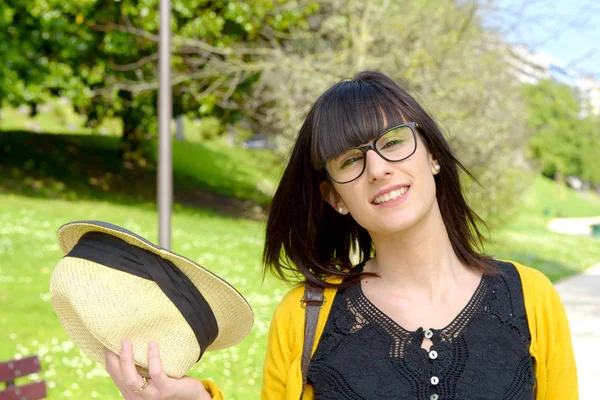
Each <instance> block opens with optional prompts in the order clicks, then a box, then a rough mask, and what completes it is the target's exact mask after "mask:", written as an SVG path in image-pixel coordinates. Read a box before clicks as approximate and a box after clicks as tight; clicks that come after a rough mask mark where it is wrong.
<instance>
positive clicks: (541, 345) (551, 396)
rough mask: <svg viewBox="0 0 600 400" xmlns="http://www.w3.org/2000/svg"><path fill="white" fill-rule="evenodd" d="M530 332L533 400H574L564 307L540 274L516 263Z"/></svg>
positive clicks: (574, 375)
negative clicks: (533, 375) (533, 364)
mask: <svg viewBox="0 0 600 400" xmlns="http://www.w3.org/2000/svg"><path fill="white" fill-rule="evenodd" d="M515 265H516V266H517V269H518V271H519V274H520V275H521V281H522V282H523V294H524V300H525V309H526V311H527V320H528V324H529V330H530V332H531V347H530V353H531V355H532V356H533V357H534V359H535V361H536V363H535V373H536V400H577V399H578V398H579V397H578V386H577V367H576V365H575V354H574V352H573V345H572V342H571V331H570V329H569V322H568V320H567V314H566V311H565V307H564V305H563V303H562V301H561V299H560V296H559V294H558V293H557V291H556V289H555V288H554V286H553V285H552V283H551V282H550V280H549V279H548V278H547V277H546V276H545V275H544V274H542V273H541V272H539V271H537V270H534V269H532V268H528V267H524V266H522V265H519V264H516V263H515Z"/></svg>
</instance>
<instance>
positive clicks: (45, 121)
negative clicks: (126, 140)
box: [0, 98, 121, 135]
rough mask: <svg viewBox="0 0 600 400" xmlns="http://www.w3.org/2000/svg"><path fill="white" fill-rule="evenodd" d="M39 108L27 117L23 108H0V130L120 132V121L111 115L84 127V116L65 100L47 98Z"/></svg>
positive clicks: (76, 132)
mask: <svg viewBox="0 0 600 400" xmlns="http://www.w3.org/2000/svg"><path fill="white" fill-rule="evenodd" d="M39 107H40V109H39V111H38V113H37V115H36V116H34V117H30V116H29V114H28V112H27V109H17V108H14V107H8V106H5V107H2V118H1V119H0V130H5V131H38V132H45V133H63V134H64V133H73V134H84V133H85V134H90V133H102V134H108V135H117V134H118V132H120V131H121V122H120V121H119V120H117V119H115V118H106V119H105V120H104V121H103V122H102V124H100V125H99V126H97V127H94V128H87V127H85V122H86V118H85V117H84V116H82V115H79V114H77V113H76V112H75V111H74V110H73V107H72V106H71V105H70V104H69V102H68V101H67V100H66V99H65V100H61V99H58V98H53V99H49V100H48V102H47V103H46V104H41V105H40V106H39Z"/></svg>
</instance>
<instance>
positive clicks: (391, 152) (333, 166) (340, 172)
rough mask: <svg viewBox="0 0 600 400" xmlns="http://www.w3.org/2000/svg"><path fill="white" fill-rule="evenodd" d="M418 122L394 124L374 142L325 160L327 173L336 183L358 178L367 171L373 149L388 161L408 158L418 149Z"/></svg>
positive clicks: (348, 181)
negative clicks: (369, 153) (369, 154)
mask: <svg viewBox="0 0 600 400" xmlns="http://www.w3.org/2000/svg"><path fill="white" fill-rule="evenodd" d="M418 126H419V125H418V124H417V123H416V122H407V123H405V124H401V125H397V126H394V127H392V128H390V129H388V130H386V131H385V132H383V133H382V134H381V135H380V136H379V137H378V138H377V139H375V140H373V141H372V142H370V143H368V144H366V145H364V146H361V147H355V148H353V149H350V150H348V151H346V152H344V153H343V154H341V155H340V156H338V157H336V158H333V159H331V160H327V162H325V171H327V175H329V177H330V178H331V180H333V181H334V182H336V183H339V184H344V183H350V182H352V181H355V180H357V179H358V178H360V176H361V175H362V174H363V172H365V168H366V166H367V151H369V150H373V151H374V152H375V153H377V154H378V155H379V157H381V158H383V159H384V160H386V161H390V162H398V161H402V160H406V159H407V158H408V157H410V156H412V155H413V154H414V153H415V151H417V136H416V128H417V127H418Z"/></svg>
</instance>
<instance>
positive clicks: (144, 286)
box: [50, 221, 253, 378]
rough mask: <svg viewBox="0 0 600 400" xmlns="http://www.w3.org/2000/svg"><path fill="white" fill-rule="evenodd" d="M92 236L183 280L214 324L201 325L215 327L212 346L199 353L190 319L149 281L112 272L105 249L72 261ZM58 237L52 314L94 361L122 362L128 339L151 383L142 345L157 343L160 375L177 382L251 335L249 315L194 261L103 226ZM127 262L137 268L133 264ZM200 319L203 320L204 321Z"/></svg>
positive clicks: (73, 226) (82, 225)
mask: <svg viewBox="0 0 600 400" xmlns="http://www.w3.org/2000/svg"><path fill="white" fill-rule="evenodd" d="M90 232H100V233H104V234H106V235H109V236H106V235H99V234H97V233H94V234H90ZM86 234H87V235H86ZM84 235H86V236H85V237H84V238H83V239H82V237H83V236H84ZM94 235H95V236H99V237H100V239H102V238H106V239H108V241H109V242H110V241H114V240H115V239H114V238H118V239H120V241H119V240H118V241H117V242H118V243H116V244H119V245H120V246H123V247H122V248H123V249H125V250H126V251H133V254H140V258H139V259H144V258H145V257H150V258H151V259H152V260H155V259H157V260H159V261H158V262H159V263H160V264H161V265H170V267H166V268H165V270H166V271H167V273H168V274H176V275H178V276H181V275H183V278H182V279H184V280H186V282H187V283H188V286H187V287H188V288H191V289H190V290H191V292H193V293H195V294H196V296H195V298H196V299H199V300H202V302H203V303H202V304H203V305H204V306H205V307H202V309H203V310H208V314H210V318H209V319H208V320H209V321H212V322H213V324H208V323H206V324H205V325H211V326H213V327H214V329H213V333H215V334H214V335H213V336H211V342H210V344H209V345H208V346H207V347H206V348H204V349H201V346H200V344H199V343H200V342H202V341H200V340H199V339H198V329H196V330H194V329H193V328H192V327H191V325H192V326H196V327H197V326H198V324H197V323H196V325H194V324H190V322H189V321H190V320H189V314H190V313H189V312H188V313H187V315H188V317H184V315H185V314H186V313H185V312H183V313H182V311H181V310H182V308H181V307H179V308H178V306H176V302H174V301H172V298H171V297H168V295H167V294H166V293H170V292H169V291H168V290H167V291H163V289H162V288H161V286H159V284H157V282H156V281H154V280H152V279H148V278H143V277H140V276H138V275H136V274H134V273H131V272H126V271H123V270H120V269H117V268H120V267H119V265H115V264H120V263H119V262H118V260H115V256H114V253H113V252H112V251H108V250H106V249H104V248H102V249H101V250H96V258H93V257H92V258H91V259H92V260H94V261H92V260H90V259H89V258H87V257H86V258H81V254H82V253H81V251H79V253H77V250H80V249H81V248H82V247H84V244H85V243H88V242H89V240H88V239H87V238H89V237H91V236H94ZM57 236H58V243H59V246H60V249H61V250H62V252H63V254H64V255H65V257H64V258H63V259H62V260H61V261H60V262H59V263H58V265H57V266H56V268H55V269H54V271H53V273H52V278H51V282H50V300H51V303H52V307H53V308H54V311H55V312H56V314H57V316H58V318H59V320H60V322H61V324H62V326H63V327H64V329H65V331H66V332H67V334H68V335H69V336H70V337H71V339H72V340H73V341H74V342H75V344H76V345H77V346H78V347H79V348H80V349H81V350H82V351H83V352H84V353H85V354H86V355H87V356H89V357H90V358H92V359H93V360H95V361H98V362H100V363H102V364H104V347H106V348H108V349H110V350H111V351H112V352H114V353H116V354H119V353H120V346H121V341H122V340H125V339H127V340H130V341H131V342H132V344H133V354H134V359H135V361H136V364H137V365H138V371H139V372H140V374H142V375H145V376H148V372H147V367H148V357H147V345H148V342H150V341H155V342H156V343H158V345H159V348H160V350H161V361H162V365H163V369H164V370H165V372H166V373H167V375H169V376H172V377H176V378H179V377H182V376H184V375H185V374H186V373H187V372H188V371H189V370H190V369H191V367H192V366H193V365H194V364H195V363H196V362H197V361H198V360H199V359H200V358H201V356H202V354H203V353H204V351H214V350H219V349H224V348H227V347H230V346H233V345H235V344H237V343H239V342H240V341H241V340H242V339H244V338H245V337H246V336H247V335H248V333H249V332H250V330H251V328H252V325H253V313H252V309H251V308H250V306H249V305H248V303H247V302H246V300H245V299H244V297H243V296H242V295H241V294H240V293H239V292H238V291H237V290H235V289H234V288H233V287H232V286H231V285H230V284H228V283H227V282H225V281H224V280H223V279H221V278H219V277H218V276H216V275H215V274H213V273H212V272H210V271H208V270H207V269H205V268H203V267H202V266H200V265H198V264H196V263H194V262H193V261H190V260H188V259H187V258H185V257H182V256H180V255H178V254H175V253H173V252H171V251H168V250H165V249H163V248H161V247H159V246H157V245H154V244H152V243H150V242H149V241H147V240H146V239H144V238H142V237H140V236H138V235H136V234H135V233H133V232H130V231H128V230H126V229H124V228H121V227H119V226H116V225H113V224H109V223H106V222H100V221H76V222H71V223H68V224H65V225H63V226H62V227H60V228H59V230H58V233H57ZM80 239H82V240H80ZM121 241H123V242H125V243H123V242H121ZM78 243H79V244H78ZM92 244H94V243H92ZM76 245H77V248H76ZM129 245H132V246H135V247H131V246H129ZM120 246H119V247H120ZM74 248H75V250H73V249H74ZM108 249H109V248H108ZM140 249H142V251H140ZM117 252H118V251H117ZM69 253H71V254H69ZM156 256H158V257H156ZM132 259H133V260H134V262H136V261H135V260H137V257H133V258H132ZM165 260H166V261H167V262H165ZM168 262H170V263H172V264H169V263H168ZM172 266H175V267H176V268H177V270H178V271H176V270H175V269H174V268H172ZM115 267H117V268H115ZM142 268H144V267H142ZM179 271H180V272H179ZM181 273H183V274H181ZM157 281H160V280H157ZM189 282H191V283H192V284H193V285H190V284H189ZM182 286H185V285H182V284H181V282H180V283H178V284H176V285H175V286H173V288H175V287H177V288H180V287H182ZM196 290H197V292H196ZM171 292H172V291H171ZM198 292H199V293H200V294H201V295H200V296H198V295H197V294H198ZM169 296H172V294H170V295H169ZM189 297H190V296H188V298H189ZM190 304H192V305H193V304H196V303H193V302H192V303H190ZM190 304H188V305H187V307H188V310H192V312H193V313H196V312H197V310H198V307H197V306H192V307H190ZM206 305H208V306H206ZM183 310H184V311H185V308H184V309H183ZM194 310H195V311H194ZM199 315H200V314H199ZM213 316H214V318H213ZM201 317H203V318H204V314H202V315H201ZM186 318H188V319H186ZM199 320H202V321H206V320H207V319H202V318H201V319H199ZM199 320H196V321H199ZM214 322H216V324H214ZM201 328H202V329H204V328H205V327H201ZM217 328H218V333H216V332H217ZM207 343H208V342H207Z"/></svg>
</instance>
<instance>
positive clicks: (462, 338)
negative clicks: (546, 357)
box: [308, 262, 535, 400]
mask: <svg viewBox="0 0 600 400" xmlns="http://www.w3.org/2000/svg"><path fill="white" fill-rule="evenodd" d="M498 265H499V266H500V267H501V268H502V270H503V271H504V274H502V275H499V276H493V277H492V276H484V277H483V278H482V280H481V282H480V284H479V286H478V287H477V289H476V291H475V293H474V294H473V296H472V297H471V299H470V301H469V302H468V303H467V305H466V306H465V307H464V309H463V310H462V311H461V312H460V313H459V314H458V315H457V316H456V318H455V319H454V320H453V321H452V322H451V323H450V324H449V325H448V326H446V327H445V328H443V329H439V330H435V329H430V330H424V329H423V328H419V329H417V330H416V331H408V330H406V329H404V328H403V327H401V326H400V325H398V324H397V323H396V322H395V321H393V320H392V319H391V318H389V317H388V316H387V315H386V314H385V313H383V312H382V311H381V310H379V309H378V308H377V307H376V306H375V305H374V304H372V303H371V302H370V301H369V299H368V298H367V297H366V296H365V295H364V293H363V292H362V290H361V288H360V284H357V285H353V286H350V287H348V288H346V289H341V290H339V291H338V293H337V295H336V297H335V300H334V304H333V305H332V310H331V312H330V314H329V319H328V321H327V324H326V326H325V330H324V332H323V334H322V336H321V339H320V341H319V344H318V347H317V351H316V353H315V355H314V356H313V359H312V362H311V365H310V368H309V373H308V380H309V383H311V384H312V385H313V387H314V390H315V395H316V397H317V399H319V400H330V399H331V400H334V399H335V400H341V399H348V400H350V399H352V400H354V399H357V400H358V399H423V400H436V399H439V400H442V399H469V400H471V399H472V400H476V399H502V400H505V399H506V400H513V399H514V400H525V399H533V398H534V392H533V387H534V383H535V378H534V373H533V360H532V358H531V356H530V355H529V344H530V342H531V337H530V333H529V328H528V325H527V317H526V314H525V306H524V303H523V293H522V287H521V281H520V278H519V275H518V272H517V271H516V269H515V267H514V266H513V265H512V264H508V263H501V262H498ZM426 334H427V335H430V336H431V337H430V339H431V341H432V343H433V345H432V347H431V348H430V350H429V351H428V350H425V349H423V348H422V347H421V344H422V342H423V338H424V336H425V335H426Z"/></svg>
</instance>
